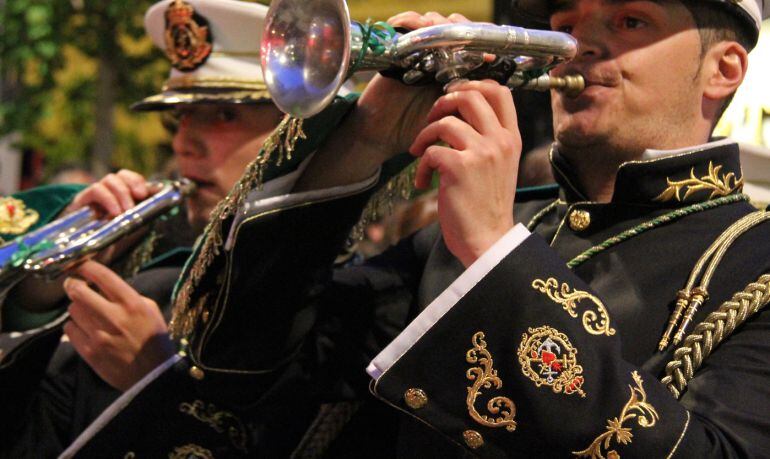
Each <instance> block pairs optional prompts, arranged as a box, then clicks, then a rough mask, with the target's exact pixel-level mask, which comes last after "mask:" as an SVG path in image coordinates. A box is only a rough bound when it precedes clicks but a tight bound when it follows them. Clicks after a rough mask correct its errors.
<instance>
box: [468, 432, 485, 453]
mask: <svg viewBox="0 0 770 459" xmlns="http://www.w3.org/2000/svg"><path fill="white" fill-rule="evenodd" d="M463 440H465V444H466V445H468V448H470V449H478V448H481V447H482V446H483V445H484V437H482V436H481V434H480V433H478V432H476V431H475V430H466V431H465V432H463Z"/></svg>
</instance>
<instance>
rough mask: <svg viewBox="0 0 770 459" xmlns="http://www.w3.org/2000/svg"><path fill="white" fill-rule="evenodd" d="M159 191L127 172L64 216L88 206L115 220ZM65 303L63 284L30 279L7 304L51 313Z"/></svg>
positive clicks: (110, 253)
mask: <svg viewBox="0 0 770 459" xmlns="http://www.w3.org/2000/svg"><path fill="white" fill-rule="evenodd" d="M155 191H157V190H153V189H151V187H150V186H149V185H148V184H147V181H146V180H145V178H144V177H142V176H141V175H139V174H137V173H136V172H132V171H129V170H126V169H123V170H121V171H119V172H117V173H115V174H108V175H106V176H105V177H104V178H103V179H101V180H99V181H98V182H96V183H94V184H92V185H90V186H88V187H87V188H85V189H84V190H83V191H81V192H80V193H78V194H77V195H76V196H75V198H74V199H73V200H72V202H71V203H70V205H69V206H67V207H66V208H65V209H64V211H63V212H62V214H63V215H66V214H69V213H71V212H74V211H76V210H78V209H81V208H83V207H86V206H90V207H92V208H93V209H94V210H95V211H96V212H97V213H98V214H99V215H100V216H101V217H102V218H114V217H116V216H118V215H120V214H121V213H123V212H125V211H126V210H128V209H130V208H132V207H134V206H135V205H136V203H137V202H139V201H142V200H144V199H146V198H147V197H148V196H150V195H151V194H153V193H154V192H155ZM143 234H144V233H143V232H142V231H137V232H135V234H133V235H130V236H127V237H124V238H123V239H122V240H120V241H118V242H116V243H115V244H113V245H111V246H110V247H108V248H106V249H104V250H103V251H102V252H101V253H100V254H99V256H98V257H97V258H98V260H99V261H101V262H102V263H106V264H109V263H110V262H111V261H112V260H114V259H115V258H117V257H119V256H120V255H121V254H122V253H124V252H125V250H127V249H129V248H130V247H133V246H134V244H136V242H137V240H138V239H137V238H139V237H141V236H142V235H143ZM62 299H64V292H63V291H62V288H61V281H60V280H55V281H48V280H45V279H38V278H35V277H32V276H27V277H26V278H24V279H23V280H22V281H21V282H19V283H18V284H17V285H16V286H14V287H13V289H12V290H11V291H10V292H9V294H8V297H7V300H6V304H8V305H11V306H14V307H18V308H22V309H25V310H28V311H35V312H39V311H47V310H50V309H51V308H54V307H56V306H57V305H58V304H59V302H60V301H61V300H62Z"/></svg>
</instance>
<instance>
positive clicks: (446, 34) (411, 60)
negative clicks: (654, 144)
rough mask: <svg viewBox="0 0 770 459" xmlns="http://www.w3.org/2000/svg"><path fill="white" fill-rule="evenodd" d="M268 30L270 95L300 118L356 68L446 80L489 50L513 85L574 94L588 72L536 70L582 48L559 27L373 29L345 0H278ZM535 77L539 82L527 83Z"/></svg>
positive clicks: (265, 63)
mask: <svg viewBox="0 0 770 459" xmlns="http://www.w3.org/2000/svg"><path fill="white" fill-rule="evenodd" d="M262 37H263V38H262V69H263V71H264V74H265V81H266V83H267V88H268V90H269V91H270V95H271V97H272V99H273V101H274V102H275V104H276V105H277V106H278V108H280V109H281V110H282V111H284V112H285V113H289V114H291V115H293V116H295V117H297V118H309V117H311V116H313V115H315V114H317V113H319V112H320V111H321V110H323V109H324V108H325V107H326V106H327V105H328V104H329V103H331V101H332V100H333V99H334V96H335V95H336V94H337V92H338V91H339V89H340V87H341V86H342V84H343V82H344V81H345V79H346V78H347V77H349V76H350V75H351V73H353V72H355V71H360V70H390V69H393V68H395V69H399V70H402V71H403V72H402V73H403V77H402V80H403V81H404V82H405V83H407V84H413V83H416V82H420V81H422V80H423V79H424V78H425V77H427V76H432V77H433V78H434V79H435V80H436V81H437V82H439V83H448V82H450V81H452V80H454V79H457V78H465V77H466V76H467V75H468V74H470V73H471V72H472V71H474V70H476V69H478V68H479V67H481V66H482V65H483V64H484V62H485V59H484V57H485V54H493V55H495V56H496V57H497V58H498V59H505V60H509V61H510V62H511V63H512V64H513V65H514V66H515V72H514V75H513V77H512V78H511V79H510V81H509V86H510V87H512V88H515V87H521V88H525V89H531V90H547V89H552V88H555V89H559V90H562V89H563V88H566V89H569V93H570V94H575V93H577V92H579V91H580V90H582V88H581V84H577V83H575V79H579V80H582V76H580V75H574V76H572V79H571V80H569V84H568V85H566V86H565V84H564V81H556V80H554V84H553V85H552V86H551V85H549V81H551V78H550V77H549V76H548V75H544V76H539V75H537V73H538V71H541V73H545V72H546V71H547V70H548V69H550V68H551V67H553V66H555V65H557V64H559V63H561V62H565V61H568V60H570V59H572V58H574V57H575V55H576V54H577V50H578V45H577V41H576V40H575V39H574V38H573V37H571V36H570V35H568V34H565V33H561V32H551V31H544V30H530V29H525V28H522V27H515V26H498V25H493V24H486V23H462V24H442V25H436V26H432V27H426V28H423V29H418V30H415V31H412V32H409V33H406V34H403V35H402V34H398V33H396V34H394V35H390V34H387V33H384V34H383V33H380V34H377V33H374V34H371V33H370V34H367V27H366V26H364V25H362V24H360V23H357V22H351V21H350V13H349V12H348V8H347V5H346V4H345V1H344V0H273V2H272V3H271V5H270V9H269V11H268V15H267V21H266V25H265V31H264V33H263V36H262ZM367 38H368V40H367ZM369 41H374V42H375V43H376V44H377V46H376V48H378V51H377V52H372V51H371V50H370V49H369V48H370V47H369V46H367V42H369ZM362 49H363V50H365V52H362ZM351 65H354V66H355V68H354V69H351V68H350V66H351ZM533 75H534V76H533ZM538 77H539V78H538ZM533 78H537V79H538V82H537V84H528V82H529V81H530V80H532V79H533Z"/></svg>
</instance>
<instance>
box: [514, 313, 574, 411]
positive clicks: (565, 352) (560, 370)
mask: <svg viewBox="0 0 770 459" xmlns="http://www.w3.org/2000/svg"><path fill="white" fill-rule="evenodd" d="M529 333H530V334H529V335H527V334H526V333H524V334H523V336H522V339H521V344H520V345H519V351H518V355H519V363H520V364H521V371H522V372H523V373H524V376H526V377H527V378H529V379H531V380H532V381H534V382H535V385H536V386H537V387H540V386H550V387H551V389H552V390H553V391H554V392H555V393H557V394H561V393H564V394H567V395H570V394H574V393H577V394H580V396H581V397H585V396H586V393H585V392H584V391H583V383H584V382H585V379H584V378H583V376H581V375H582V373H583V367H582V366H580V365H578V362H577V353H578V351H577V349H575V348H574V347H573V346H572V343H570V341H569V338H567V335H565V334H564V333H561V332H559V331H558V330H556V329H555V328H552V327H549V326H547V325H544V326H542V327H538V328H530V329H529Z"/></svg>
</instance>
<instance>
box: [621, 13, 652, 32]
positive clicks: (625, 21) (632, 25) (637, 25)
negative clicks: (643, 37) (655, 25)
mask: <svg viewBox="0 0 770 459" xmlns="http://www.w3.org/2000/svg"><path fill="white" fill-rule="evenodd" d="M646 25H647V23H646V22H644V21H643V20H641V19H639V18H635V17H632V16H625V17H624V18H622V19H621V26H622V27H623V28H624V29H641V28H642V27H645V26H646Z"/></svg>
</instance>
